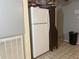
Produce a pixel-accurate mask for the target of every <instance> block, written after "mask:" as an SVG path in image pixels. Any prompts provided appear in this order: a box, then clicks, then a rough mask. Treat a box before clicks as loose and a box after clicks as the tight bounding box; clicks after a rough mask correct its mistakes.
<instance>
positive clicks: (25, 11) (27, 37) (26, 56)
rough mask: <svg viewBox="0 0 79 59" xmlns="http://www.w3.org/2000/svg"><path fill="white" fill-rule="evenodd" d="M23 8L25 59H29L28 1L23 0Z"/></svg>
mask: <svg viewBox="0 0 79 59" xmlns="http://www.w3.org/2000/svg"><path fill="white" fill-rule="evenodd" d="M23 7H24V30H25V33H24V49H25V59H31V47H30V29H29V16H28V0H23Z"/></svg>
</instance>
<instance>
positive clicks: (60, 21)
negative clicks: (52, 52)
mask: <svg viewBox="0 0 79 59" xmlns="http://www.w3.org/2000/svg"><path fill="white" fill-rule="evenodd" d="M63 21H64V14H63V11H62V8H58V10H57V28H58V38H60V39H61V38H64V35H63Z"/></svg>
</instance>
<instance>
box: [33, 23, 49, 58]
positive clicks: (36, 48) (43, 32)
mask: <svg viewBox="0 0 79 59" xmlns="http://www.w3.org/2000/svg"><path fill="white" fill-rule="evenodd" d="M32 36H33V40H32V41H33V57H34V58H35V57H37V56H39V55H41V54H43V53H45V52H47V51H48V50H49V28H48V24H43V25H42V24H40V25H32Z"/></svg>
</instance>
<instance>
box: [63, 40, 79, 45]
mask: <svg viewBox="0 0 79 59" xmlns="http://www.w3.org/2000/svg"><path fill="white" fill-rule="evenodd" d="M64 41H65V42H68V43H69V40H64ZM77 45H79V42H77Z"/></svg>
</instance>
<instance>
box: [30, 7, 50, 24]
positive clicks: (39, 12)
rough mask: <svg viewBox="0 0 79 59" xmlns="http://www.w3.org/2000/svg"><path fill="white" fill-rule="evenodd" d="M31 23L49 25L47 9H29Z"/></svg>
mask: <svg viewBox="0 0 79 59" xmlns="http://www.w3.org/2000/svg"><path fill="white" fill-rule="evenodd" d="M30 10H31V21H32V24H33V23H49V11H48V9H42V8H39V7H31V9H30Z"/></svg>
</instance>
